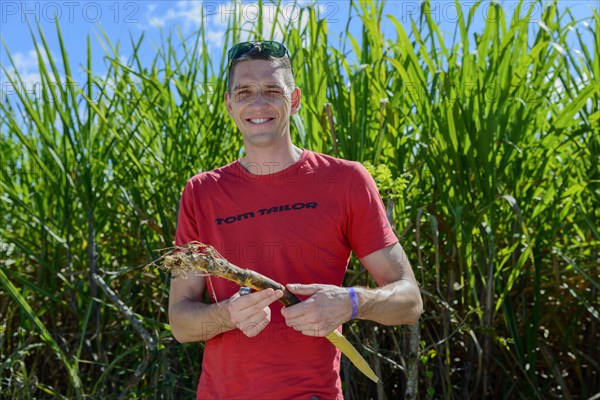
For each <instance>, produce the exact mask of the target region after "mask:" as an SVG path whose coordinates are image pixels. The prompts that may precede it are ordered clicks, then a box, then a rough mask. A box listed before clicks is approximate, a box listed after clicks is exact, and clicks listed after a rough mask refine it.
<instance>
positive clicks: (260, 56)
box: [227, 47, 294, 92]
mask: <svg viewBox="0 0 600 400" xmlns="http://www.w3.org/2000/svg"><path fill="white" fill-rule="evenodd" d="M248 60H268V61H271V62H273V63H275V65H277V66H278V67H282V68H283V69H284V70H286V71H289V73H288V75H289V76H288V77H286V78H288V79H286V84H288V85H291V86H293V85H294V71H293V69H292V62H291V60H290V59H289V58H288V57H273V56H268V55H266V54H265V53H263V52H262V51H261V50H260V47H255V48H253V49H252V50H250V51H249V52H248V53H246V54H244V55H242V56H241V57H239V58H236V59H235V60H233V61H232V62H231V64H230V65H229V71H228V72H227V90H228V91H229V92H231V90H232V87H231V85H232V78H233V71H234V69H235V66H236V65H237V64H238V63H240V62H242V61H248Z"/></svg>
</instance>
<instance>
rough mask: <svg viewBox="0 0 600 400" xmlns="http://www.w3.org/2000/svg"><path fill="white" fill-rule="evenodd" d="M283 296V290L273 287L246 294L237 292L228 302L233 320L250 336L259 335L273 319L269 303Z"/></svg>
mask: <svg viewBox="0 0 600 400" xmlns="http://www.w3.org/2000/svg"><path fill="white" fill-rule="evenodd" d="M282 296H283V291H281V290H273V289H265V290H261V291H260V292H253V293H250V294H247V295H245V296H240V295H239V293H236V294H235V295H233V296H231V298H230V299H229V301H228V302H227V311H228V312H229V317H230V319H231V322H232V323H233V324H235V326H236V327H237V328H238V329H239V330H241V331H242V332H243V333H244V335H246V336H248V337H254V336H256V335H258V334H259V333H260V332H261V331H262V330H263V329H265V327H266V326H267V325H268V324H269V322H270V321H271V309H270V308H269V305H270V304H271V303H273V302H274V301H277V300H279V299H280V298H281V297H282Z"/></svg>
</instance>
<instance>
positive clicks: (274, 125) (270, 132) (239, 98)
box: [225, 60, 300, 146]
mask: <svg viewBox="0 0 600 400" xmlns="http://www.w3.org/2000/svg"><path fill="white" fill-rule="evenodd" d="M287 76H288V75H287V74H286V72H285V70H284V69H283V68H282V67H279V66H277V65H276V64H274V63H272V62H271V61H269V60H247V61H242V62H240V63H238V64H237V65H236V66H235V70H234V73H233V76H232V82H231V88H232V91H231V94H230V93H225V103H226V106H227V112H228V113H229V115H230V116H231V117H232V118H233V120H234V121H235V124H236V125H237V127H238V129H239V130H240V132H241V133H242V137H243V138H244V143H245V144H246V146H249V145H255V146H266V145H269V144H272V143H275V142H277V141H280V140H282V139H284V138H285V137H286V135H289V126H290V116H291V115H294V114H296V113H297V112H298V107H299V106H300V89H298V88H293V87H290V86H289V83H288V84H286V77H287Z"/></svg>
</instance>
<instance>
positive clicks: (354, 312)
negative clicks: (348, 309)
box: [346, 287, 358, 320]
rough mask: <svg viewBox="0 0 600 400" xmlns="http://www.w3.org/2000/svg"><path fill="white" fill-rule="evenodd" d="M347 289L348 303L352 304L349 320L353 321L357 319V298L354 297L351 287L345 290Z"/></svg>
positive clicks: (354, 293)
mask: <svg viewBox="0 0 600 400" xmlns="http://www.w3.org/2000/svg"><path fill="white" fill-rule="evenodd" d="M346 289H348V294H349V295H350V301H351V302H352V316H350V319H351V320H352V319H355V318H356V317H358V297H356V291H355V290H354V288H353V287H349V288H346Z"/></svg>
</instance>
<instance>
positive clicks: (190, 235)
mask: <svg viewBox="0 0 600 400" xmlns="http://www.w3.org/2000/svg"><path fill="white" fill-rule="evenodd" d="M192 241H198V228H197V224H196V217H195V212H194V186H193V183H192V182H191V181H188V182H187V184H186V185H185V188H184V189H183V193H182V195H181V200H180V202H179V211H178V215H177V231H176V232H175V246H182V245H184V244H186V243H189V242H192Z"/></svg>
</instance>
